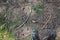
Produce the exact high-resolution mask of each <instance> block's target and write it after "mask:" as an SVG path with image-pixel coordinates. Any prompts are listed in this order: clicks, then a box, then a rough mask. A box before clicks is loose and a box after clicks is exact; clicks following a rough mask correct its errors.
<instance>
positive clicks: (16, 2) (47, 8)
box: [0, 0, 60, 40]
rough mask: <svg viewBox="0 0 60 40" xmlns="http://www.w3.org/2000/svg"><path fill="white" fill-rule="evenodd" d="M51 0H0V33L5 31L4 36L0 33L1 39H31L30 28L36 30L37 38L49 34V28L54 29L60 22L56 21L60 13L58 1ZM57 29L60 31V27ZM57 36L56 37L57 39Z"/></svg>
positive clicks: (59, 18) (58, 19)
mask: <svg viewBox="0 0 60 40" xmlns="http://www.w3.org/2000/svg"><path fill="white" fill-rule="evenodd" d="M51 1H52V0H51ZM51 1H45V0H43V1H42V0H12V1H11V0H7V2H6V1H0V5H1V6H0V29H1V30H0V32H1V33H0V34H1V35H3V34H4V33H5V32H7V33H6V37H5V36H4V35H3V36H4V37H2V36H1V35H0V36H1V37H2V39H3V40H14V39H15V40H20V39H21V40H31V39H32V35H31V32H32V29H36V30H38V33H39V38H40V39H41V40H43V39H45V38H46V37H47V36H49V33H48V32H49V31H50V30H51V29H54V30H56V29H57V27H58V24H60V23H58V22H59V21H60V15H59V14H58V13H59V11H58V10H59V7H60V3H55V2H56V1H55V0H54V1H53V3H52V2H51ZM57 1H59V0H57ZM57 15H58V16H57ZM58 30H59V31H60V29H58ZM58 30H57V36H58V38H59V37H60V36H59V35H60V33H59V31H58ZM2 31H3V32H2ZM4 31H5V32H4ZM13 34H14V35H13ZM7 35H8V36H7ZM10 35H11V36H10ZM9 38H10V39H9ZM11 38H12V39H11ZM58 38H56V39H57V40H59V39H58ZM2 39H1V40H2Z"/></svg>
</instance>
